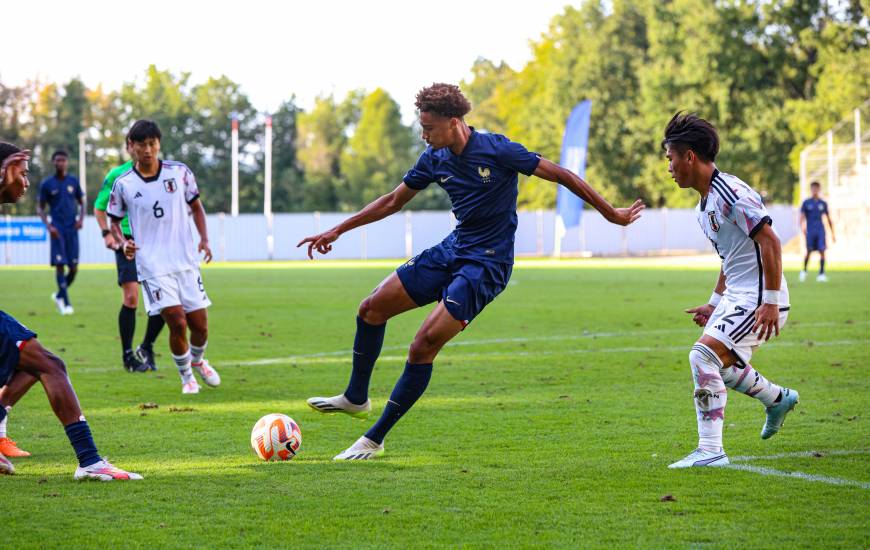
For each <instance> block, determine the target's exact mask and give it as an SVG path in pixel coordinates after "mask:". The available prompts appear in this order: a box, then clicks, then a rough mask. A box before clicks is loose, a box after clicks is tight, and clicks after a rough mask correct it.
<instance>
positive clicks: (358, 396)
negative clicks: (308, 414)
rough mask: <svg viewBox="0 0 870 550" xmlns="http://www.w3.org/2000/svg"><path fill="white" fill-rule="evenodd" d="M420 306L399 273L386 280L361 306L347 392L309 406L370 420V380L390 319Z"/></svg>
mask: <svg viewBox="0 0 870 550" xmlns="http://www.w3.org/2000/svg"><path fill="white" fill-rule="evenodd" d="M417 307H419V306H417V304H416V302H414V300H412V299H411V297H410V296H409V295H408V292H407V291H406V290H405V287H404V285H402V282H401V281H400V280H399V277H398V275H396V273H395V272H393V273H391V274H390V275H389V276H388V277H387V278H386V279H384V280H383V281H382V282H381V284H379V285H378V286H377V288H375V289H374V291H372V293H371V294H370V295H369V296H367V297H366V298H365V299H364V300H363V301H362V303H360V305H359V311H358V312H357V319H356V336H355V338H354V344H353V370H352V371H351V375H350V381H349V382H348V385H347V389H346V390H345V391H344V393H341V394H339V395H335V396H333V397H312V398H310V399H309V400H308V406H309V407H311V408H312V409H314V410H316V411H319V412H322V413H326V414H331V413H337V412H341V413H345V414H348V415H350V416H353V417H355V418H365V417H367V416H368V414H369V411H370V410H371V403H370V402H369V398H368V390H369V381H370V380H371V375H372V370H374V367H375V362H376V361H377V359H378V356H379V355H380V353H381V347H382V346H383V343H384V333H385V332H386V323H387V320H389V319H391V318H393V317H395V316H396V315H399V314H400V313H404V312H406V311H409V310H411V309H415V308H417Z"/></svg>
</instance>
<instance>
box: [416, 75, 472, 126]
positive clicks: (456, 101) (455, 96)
mask: <svg viewBox="0 0 870 550" xmlns="http://www.w3.org/2000/svg"><path fill="white" fill-rule="evenodd" d="M414 105H415V106H416V107H417V110H418V111H420V112H421V113H435V114H436V115H441V116H444V117H448V118H454V117H455V118H462V117H464V116H465V115H467V114H468V112H469V111H471V103H470V102H469V101H468V100H467V99H466V98H465V96H464V95H462V90H460V89H459V86H456V85H454V84H444V83H443V82H436V83H435V84H432V85H431V86H429V87H427V88H423V89H422V90H420V91H419V92H417V100H416V101H415V102H414Z"/></svg>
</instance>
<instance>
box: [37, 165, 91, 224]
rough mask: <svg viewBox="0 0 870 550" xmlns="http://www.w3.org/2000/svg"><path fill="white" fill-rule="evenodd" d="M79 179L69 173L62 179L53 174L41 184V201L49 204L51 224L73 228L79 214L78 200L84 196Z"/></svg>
mask: <svg viewBox="0 0 870 550" xmlns="http://www.w3.org/2000/svg"><path fill="white" fill-rule="evenodd" d="M83 196H84V195H83V194H82V188H81V186H80V185H79V180H78V179H77V178H76V177H75V176H70V175H67V176H66V177H65V178H63V179H62V180H59V179H57V176H51V177H50V178H47V179H46V180H45V181H43V182H42V183H41V184H40V186H39V202H44V203H46V204H48V206H49V213H50V214H51V224H52V225H53V226H55V227H57V228H58V229H72V228H73V227H74V226H75V224H76V217H77V216H78V206H77V204H78V201H79V200H80V199H81V198H82V197H83Z"/></svg>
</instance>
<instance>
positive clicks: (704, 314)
mask: <svg viewBox="0 0 870 550" xmlns="http://www.w3.org/2000/svg"><path fill="white" fill-rule="evenodd" d="M714 309H716V308H715V307H714V306H713V305H712V304H704V305H703V306H698V307H692V308H689V309H687V310H686V313H691V314H692V321H694V322H695V324H696V325H698V326H699V327H705V326H707V321H709V320H710V316H711V315H713V310H714Z"/></svg>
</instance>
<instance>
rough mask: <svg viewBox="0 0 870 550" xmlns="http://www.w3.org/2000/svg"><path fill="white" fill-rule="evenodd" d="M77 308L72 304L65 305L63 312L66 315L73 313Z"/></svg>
mask: <svg viewBox="0 0 870 550" xmlns="http://www.w3.org/2000/svg"><path fill="white" fill-rule="evenodd" d="M75 312H76V310H75V309H73V307H72V305H68V306H63V314H64V315H72V314H73V313H75Z"/></svg>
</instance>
